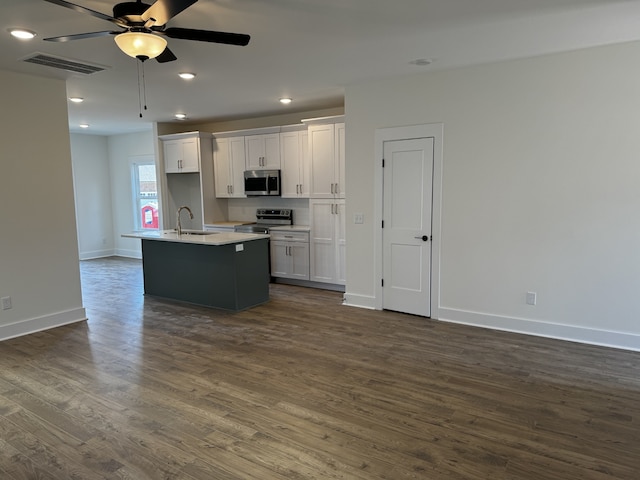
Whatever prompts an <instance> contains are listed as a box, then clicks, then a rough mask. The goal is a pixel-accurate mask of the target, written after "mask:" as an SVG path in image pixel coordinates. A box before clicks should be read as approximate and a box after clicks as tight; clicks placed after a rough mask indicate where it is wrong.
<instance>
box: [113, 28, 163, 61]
mask: <svg viewBox="0 0 640 480" xmlns="http://www.w3.org/2000/svg"><path fill="white" fill-rule="evenodd" d="M115 41H116V44H117V45H118V48H120V50H122V51H123V52H124V53H126V54H127V55H129V56H130V57H133V58H141V57H144V59H145V60H146V59H148V58H156V57H157V56H158V55H160V54H161V53H162V52H164V50H165V48H167V41H166V40H165V39H164V38H162V37H160V36H158V35H154V34H152V33H145V32H125V33H121V34H120V35H116V36H115Z"/></svg>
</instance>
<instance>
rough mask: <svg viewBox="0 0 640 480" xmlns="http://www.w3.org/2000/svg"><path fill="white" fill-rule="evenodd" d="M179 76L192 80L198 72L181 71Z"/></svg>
mask: <svg viewBox="0 0 640 480" xmlns="http://www.w3.org/2000/svg"><path fill="white" fill-rule="evenodd" d="M178 76H179V77H180V78H182V79H184V80H192V79H193V78H195V76H196V74H195V73H191V72H180V73H179V74H178Z"/></svg>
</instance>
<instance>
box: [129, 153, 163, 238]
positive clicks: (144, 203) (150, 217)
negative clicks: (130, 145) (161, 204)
mask: <svg viewBox="0 0 640 480" xmlns="http://www.w3.org/2000/svg"><path fill="white" fill-rule="evenodd" d="M131 180H132V184H133V198H134V202H133V208H134V215H133V219H134V225H133V228H134V229H135V230H158V228H159V224H158V223H159V222H158V213H159V212H158V187H157V182H156V164H155V162H154V160H153V157H143V158H136V159H134V160H132V161H131Z"/></svg>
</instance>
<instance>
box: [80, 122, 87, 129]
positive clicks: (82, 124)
mask: <svg viewBox="0 0 640 480" xmlns="http://www.w3.org/2000/svg"><path fill="white" fill-rule="evenodd" d="M78 126H79V127H80V128H89V124H88V123H81V124H80V125H78Z"/></svg>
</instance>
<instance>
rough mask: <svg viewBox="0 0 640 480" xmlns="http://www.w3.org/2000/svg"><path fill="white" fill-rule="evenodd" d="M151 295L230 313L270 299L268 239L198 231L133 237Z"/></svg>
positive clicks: (146, 291)
mask: <svg viewBox="0 0 640 480" xmlns="http://www.w3.org/2000/svg"><path fill="white" fill-rule="evenodd" d="M122 236H123V237H130V238H139V239H141V240H142V267H143V276H144V292H145V294H146V295H152V296H156V297H162V298H169V299H173V300H179V301H182V302H188V303H194V304H197V305H204V306H208V307H215V308H222V309H225V310H233V311H239V310H244V309H247V308H250V307H253V306H256V305H259V304H261V303H265V302H266V301H268V300H269V235H262V234H251V233H234V232H229V233H214V232H203V231H194V230H183V232H182V234H180V235H179V234H178V233H177V232H176V231H175V230H160V231H149V232H134V233H128V234H124V235H122Z"/></svg>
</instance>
